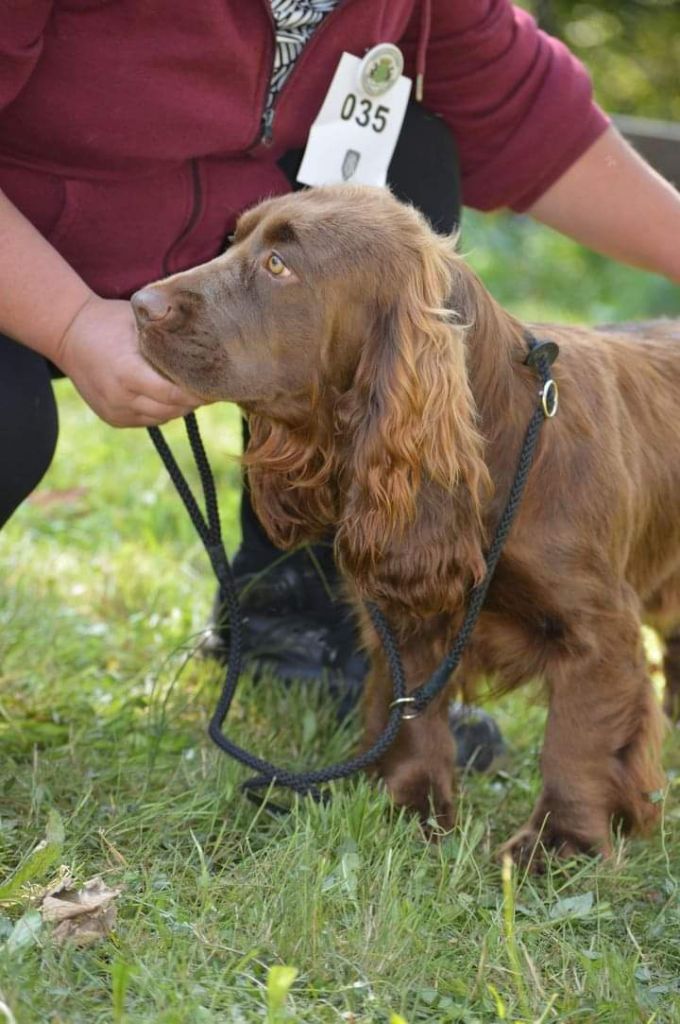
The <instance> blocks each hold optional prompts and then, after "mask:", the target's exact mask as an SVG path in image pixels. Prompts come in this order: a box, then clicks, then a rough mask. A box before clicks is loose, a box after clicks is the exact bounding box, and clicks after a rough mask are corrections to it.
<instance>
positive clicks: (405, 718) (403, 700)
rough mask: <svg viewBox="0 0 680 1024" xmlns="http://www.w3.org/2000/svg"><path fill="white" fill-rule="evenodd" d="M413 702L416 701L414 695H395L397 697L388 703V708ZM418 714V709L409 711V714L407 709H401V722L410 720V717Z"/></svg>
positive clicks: (415, 716)
mask: <svg viewBox="0 0 680 1024" xmlns="http://www.w3.org/2000/svg"><path fill="white" fill-rule="evenodd" d="M415 702H416V699H415V697H397V699H396V700H393V701H392V703H391V704H390V709H392V708H396V707H398V706H399V705H400V704H415ZM419 714H420V711H417V710H416V711H411V713H410V714H409V713H408V712H407V711H402V713H401V720H402V722H410V721H411V719H413V718H417V717H418V715H419Z"/></svg>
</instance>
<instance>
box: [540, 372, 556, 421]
mask: <svg viewBox="0 0 680 1024" xmlns="http://www.w3.org/2000/svg"><path fill="white" fill-rule="evenodd" d="M559 403H560V393H559V391H558V388H557V382H556V381H554V380H553V379H552V377H551V378H550V380H547V381H546V382H545V384H544V385H543V387H542V389H541V406H542V408H543V415H544V416H545V418H546V419H547V420H551V419H552V418H553V416H554V415H555V413H556V412H557V407H558V405H559Z"/></svg>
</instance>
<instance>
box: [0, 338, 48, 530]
mask: <svg viewBox="0 0 680 1024" xmlns="http://www.w3.org/2000/svg"><path fill="white" fill-rule="evenodd" d="M58 429H59V428H58V418H57V406H56V402H55V400H54V394H53V392H52V383H51V379H50V369H49V365H48V363H47V361H46V360H45V359H44V358H43V357H42V356H40V355H38V353H36V352H32V351H31V350H30V349H28V348H24V346H23V345H19V344H17V342H15V341H11V340H10V339H9V338H6V337H5V336H4V335H0V526H2V525H3V524H4V523H6V522H7V520H8V519H9V517H10V516H11V515H12V513H13V512H14V510H15V509H16V508H17V507H18V506H19V505H20V504H21V502H22V501H23V500H24V498H26V497H27V496H28V495H29V494H30V493H31V491H32V490H33V489H34V487H36V486H37V484H38V483H39V482H40V480H41V479H42V477H43V475H44V474H45V472H46V470H47V468H48V466H49V464H50V462H51V461H52V456H53V455H54V449H55V448H56V444H57V434H58Z"/></svg>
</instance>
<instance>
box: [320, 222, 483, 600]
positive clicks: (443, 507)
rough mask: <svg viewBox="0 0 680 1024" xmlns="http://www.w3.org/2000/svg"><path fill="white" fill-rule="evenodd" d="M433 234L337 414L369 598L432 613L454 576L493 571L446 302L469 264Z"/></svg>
mask: <svg viewBox="0 0 680 1024" xmlns="http://www.w3.org/2000/svg"><path fill="white" fill-rule="evenodd" d="M423 234H424V241H425V243H426V244H424V245H421V246H419V247H417V249H413V248H412V249H411V251H410V252H408V251H405V252H404V254H403V260H402V263H403V266H402V268H401V269H402V271H403V273H402V272H400V276H401V278H402V280H401V282H400V286H399V287H398V288H395V289H394V291H395V295H394V297H393V298H392V300H391V301H389V302H387V303H385V305H384V308H382V309H378V310H377V311H376V315H375V320H374V326H373V330H372V334H371V337H370V338H368V339H367V341H366V344H365V346H364V348H363V350H362V355H361V359H360V363H359V366H358V369H357V372H356V375H355V379H354V384H353V386H352V388H351V390H350V391H349V392H348V393H347V394H345V395H344V396H343V398H342V400H341V401H340V403H339V405H338V407H337V410H336V417H337V421H338V425H337V430H338V433H339V434H340V435H341V436H345V437H346V438H348V439H349V444H348V446H347V448H348V455H347V457H346V465H344V466H343V470H342V477H341V479H343V478H344V479H343V484H344V485H343V487H342V490H343V500H342V508H341V509H340V527H339V531H338V535H337V546H338V551H339V554H340V557H341V559H342V561H343V563H344V565H345V567H346V568H347V570H348V571H349V572H350V574H351V575H352V577H353V578H354V579H355V580H356V581H357V583H358V585H359V589H360V591H362V592H363V593H364V594H365V595H367V596H371V597H374V598H375V597H389V598H390V600H393V601H394V600H401V601H402V602H403V603H404V604H405V605H407V606H411V607H417V608H418V610H419V611H420V612H432V613H434V612H436V611H439V610H444V608H446V607H450V605H451V603H452V602H455V601H456V595H455V594H454V593H453V589H455V582H454V583H453V584H452V580H455V579H458V580H460V581H461V586H462V585H463V582H464V581H463V577H466V578H467V580H468V581H469V580H470V579H479V578H480V577H481V576H482V575H483V572H484V563H483V557H482V550H481V515H480V503H481V497H482V493H483V491H484V489H485V488H486V486H487V484H488V474H487V471H486V467H485V464H484V461H483V459H482V442H481V439H480V437H479V434H478V432H477V429H476V421H475V407H474V401H473V397H472V394H471V391H470V387H469V383H468V376H467V372H466V359H465V346H464V330H465V326H464V325H463V324H461V323H460V322H459V321H458V320H457V318H456V314H455V312H453V311H452V310H451V309H450V308H449V301H448V300H449V299H450V296H451V293H452V289H453V290H455V288H456V285H455V283H454V282H455V279H456V278H457V277H459V276H460V275H461V274H462V273H464V269H461V265H460V260H459V258H458V257H456V256H455V254H454V252H453V248H452V246H451V244H450V242H449V241H448V240H445V239H440V238H438V237H437V236H434V235H432V234H431V233H429V232H428V233H427V234H425V233H423ZM461 570H463V571H462V572H461ZM452 588H453V589H452Z"/></svg>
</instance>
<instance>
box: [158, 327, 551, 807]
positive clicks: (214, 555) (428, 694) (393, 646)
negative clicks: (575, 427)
mask: <svg viewBox="0 0 680 1024" xmlns="http://www.w3.org/2000/svg"><path fill="white" fill-rule="evenodd" d="M526 340H527V343H528V345H529V349H530V351H529V355H528V357H527V359H526V363H527V365H529V366H531V367H533V368H534V369H535V370H536V371H537V373H538V376H539V378H540V380H541V385H542V386H541V389H540V391H539V398H540V401H539V402H538V404H537V406H536V409H535V410H534V413H533V415H532V417H531V419H530V421H529V424H528V427H527V431H526V434H525V438H524V443H523V445H522V449H521V452H520V456H519V460H518V465H517V471H516V474H515V479H514V481H513V484H512V487H511V489H510V494H509V495H508V500H507V502H506V505H505V509H504V511H503V514H502V516H501V518H500V521H499V523H498V526H497V528H496V534H495V536H494V539H493V542H492V544H491V547H490V549H489V551H488V553H487V556H486V573H485V576H484V579H483V580H482V582H481V583H479V584H478V585H477V586H475V587H474V588H473V589H472V591H471V596H470V602H469V605H468V609H467V612H466V613H465V618H464V620H463V624H462V626H461V628H460V631H459V633H458V635H457V637H456V640H455V642H454V644H453V646H452V648H451V650H450V651H449V653H448V654H447V655H446V657H445V658H444V660H443V661H442V662H441V664H440V665H439V667H438V668H437V669H435V671H434V672H433V673H432V675H431V676H430V678H429V679H428V680H427V681H426V682H425V683H423V684H422V685H421V686H419V687H417V688H416V689H415V690H412V691H411V692H410V693H407V690H406V677H405V674H404V667H403V664H402V660H401V657H400V654H399V647H398V644H397V640H396V638H395V636H394V633H393V631H392V629H391V627H390V625H389V623H388V621H387V619H386V618H385V616H384V615H383V613H382V612H381V611H380V609H379V608H378V607H377V605H375V604H374V603H373V602H367V603H366V609H367V611H368V614H369V616H370V618H371V622H372V623H373V627H374V629H375V631H376V633H377V634H378V637H379V638H380V641H381V643H382V645H383V648H384V651H385V655H386V657H387V662H388V665H389V669H390V675H391V677H392V701H391V703H390V706H389V713H388V718H387V724H386V726H385V728H384V730H383V732H382V733H381V734H380V736H379V737H378V738H377V740H376V741H375V742H374V743H373V745H372V746H371V747H370V748H369V749H368V750H366V751H364V752H363V753H362V754H359V755H357V756H356V757H351V758H349V759H348V760H346V761H342V762H340V763H339V764H335V765H329V766H328V767H326V768H320V769H318V770H317V771H307V772H292V771H289V770H288V769H285V768H280V767H277V766H276V765H274V764H271V763H270V762H269V761H265V760H263V759H262V758H260V757H257V756H256V755H255V754H252V753H251V752H250V751H248V750H245V749H244V748H243V747H240V746H238V745H237V744H236V743H234V742H233V740H230V739H229V738H228V737H227V736H226V735H225V733H224V731H223V725H224V722H225V719H226V717H227V714H228V713H229V709H230V707H231V704H232V702H233V699H234V696H235V693H236V687H237V685H238V682H239V679H240V677H241V673H242V665H243V655H244V628H243V618H242V615H241V609H240V606H239V599H238V587H237V584H236V579H235V577H234V574H233V571H232V568H231V566H230V564H229V559H228V558H227V554H226V551H225V548H224V542H223V540H222V530H221V525H220V515H219V506H218V501H217V492H216V489H215V480H214V477H213V474H212V470H211V468H210V463H209V462H208V457H207V455H206V452H205V448H204V446H203V441H202V439H201V435H200V431H199V429H198V423H197V421H196V417H195V415H194V414H193V413H190V414H189V415H188V416H185V417H184V422H185V426H186V431H187V436H188V438H189V444H190V447H191V451H192V454H193V457H194V461H195V463H196V466H197V468H198V472H199V477H200V481H201V488H202V490H203V498H204V504H205V513H203V512H202V511H201V509H200V507H199V505H198V502H197V501H196V499H195V497H194V495H193V494H192V492H191V489H190V487H189V485H188V483H187V481H186V479H185V477H184V476H183V474H182V471H181V470H180V468H179V466H178V464H177V462H176V460H175V457H174V455H173V454H172V452H171V450H170V448H169V446H168V444H167V441H166V440H165V438H164V437H163V434H162V433H161V431H160V430H159V429H158V427H150V428H149V435H150V437H151V440H152V442H153V444H154V446H155V448H156V451H157V452H158V454H159V456H160V458H161V460H162V461H163V464H164V465H165V468H166V469H167V471H168V473H169V475H170V478H171V480H172V482H173V484H174V486H175V488H176V490H177V493H178V494H179V497H180V498H181V500H182V503H183V504H184V507H185V508H186V510H187V512H188V514H189V517H190V519H191V521H192V523H193V524H194V527H195V529H196V532H197V533H198V535H199V537H200V539H201V542H202V544H203V547H204V548H205V550H206V553H207V555H208V558H209V559H210V564H211V565H212V568H213V572H214V573H215V576H216V577H217V581H218V583H219V593H220V603H221V605H222V606H223V607H224V606H226V609H227V613H228V617H229V656H228V663H227V668H226V674H225V680H224V686H223V689H222V693H221V695H220V698H219V701H218V703H217V707H216V708H215V711H214V714H213V716H212V718H211V720H210V725H209V728H208V732H209V735H210V738H211V739H212V740H213V742H214V743H215V744H216V745H217V746H218V747H219V748H220V749H221V750H223V751H224V752H225V753H226V754H229V756H230V757H233V758H234V759H235V760H236V761H238V762H240V763H241V764H243V765H245V766H246V767H247V768H249V769H250V770H251V771H254V772H255V773H256V774H255V775H254V776H253V777H252V778H250V779H247V780H246V781H245V782H244V783H243V786H242V789H243V790H244V791H245V793H246V795H247V796H248V797H249V799H253V800H255V802H257V803H260V802H262V798H261V797H258V795H257V792H258V791H259V790H266V789H270V788H272V787H275V786H276V787H284V788H287V789H290V790H292V791H293V792H295V793H298V794H300V795H310V796H311V797H312V798H313V799H314V800H317V801H319V800H322V799H323V798H324V796H325V794H323V793H322V792H321V791H320V789H319V786H321V785H323V784H325V783H328V782H332V781H333V780H336V779H344V778H347V777H348V776H350V775H353V774H354V773H355V772H357V771H361V770H362V769H364V768H368V767H369V766H370V765H372V764H375V762H376V761H379V760H380V758H381V757H382V756H383V754H384V753H385V752H386V751H387V750H388V749H389V747H390V746H391V745H392V743H393V742H394V740H395V739H396V736H397V733H398V732H399V729H400V728H401V724H402V721H407V720H409V719H411V718H415V717H416V716H417V715H419V714H420V713H421V712H422V711H424V710H425V708H426V707H427V706H428V705H429V704H430V703H431V702H432V701H433V700H434V698H435V697H436V696H437V695H438V694H439V693H441V691H442V690H443V689H444V688H445V686H446V685H447V683H448V681H449V678H450V676H451V674H452V673H453V672H454V671H455V669H456V667H457V666H458V664H459V662H460V659H461V657H462V655H463V652H464V650H465V646H466V644H467V642H468V640H469V639H470V636H471V635H472V631H473V629H474V627H475V625H476V622H477V619H478V618H479V615H480V612H481V610H482V606H483V604H484V600H485V598H486V595H487V592H488V589H489V586H490V584H491V580H492V578H493V574H494V570H495V569H496V566H497V565H498V561H499V559H500V556H501V552H502V550H503V545H504V544H505V541H506V539H507V536H508V534H509V532H510V527H511V525H512V522H513V520H514V517H515V514H516V512H517V509H518V507H519V504H520V501H521V497H522V492H523V490H524V486H525V484H526V481H527V477H528V475H529V470H530V469H531V465H532V462H533V458H534V455H535V452H536V447H537V444H538V439H539V435H540V430H541V426H542V425H543V422H544V420H545V419H550V418H552V417H553V416H554V415H555V413H556V412H557V404H558V394H557V385H556V383H555V381H554V380H553V378H552V376H551V372H550V365H551V363H552V362H554V360H555V358H556V357H557V354H558V347H557V345H556V344H555V343H554V342H551V341H544V342H539V341H537V340H536V339H535V338H534V337H533V336H532V335H530V334H527V335H526ZM264 804H265V806H266V807H267V808H268V809H269V810H271V811H272V812H274V813H286V811H287V808H285V807H283V806H281V805H280V804H276V803H274V802H272V801H271V800H264Z"/></svg>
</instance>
